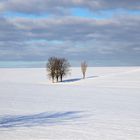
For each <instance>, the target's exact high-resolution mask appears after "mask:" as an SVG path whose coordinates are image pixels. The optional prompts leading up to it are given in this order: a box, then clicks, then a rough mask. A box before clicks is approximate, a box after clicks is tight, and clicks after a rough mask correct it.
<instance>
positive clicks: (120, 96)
mask: <svg viewBox="0 0 140 140" xmlns="http://www.w3.org/2000/svg"><path fill="white" fill-rule="evenodd" d="M80 78H81V71H80V68H72V71H71V75H69V76H68V77H67V78H66V79H65V80H64V82H63V83H58V84H52V83H51V82H50V81H48V80H47V77H46V71H45V69H39V68H36V69H32V68H27V69H23V68H17V69H2V68H1V69H0V140H140V67H95V68H88V71H87V78H86V79H85V80H81V79H80Z"/></svg>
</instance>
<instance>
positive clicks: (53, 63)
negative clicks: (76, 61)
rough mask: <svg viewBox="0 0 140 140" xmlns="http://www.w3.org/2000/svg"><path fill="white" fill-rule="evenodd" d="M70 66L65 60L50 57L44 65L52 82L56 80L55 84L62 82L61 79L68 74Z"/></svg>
mask: <svg viewBox="0 0 140 140" xmlns="http://www.w3.org/2000/svg"><path fill="white" fill-rule="evenodd" d="M69 67H70V64H69V62H68V60H67V59H65V58H57V57H50V58H49V59H48V63H47V65H46V68H47V72H48V75H49V77H50V78H51V79H52V82H54V80H55V79H56V82H58V81H59V79H60V81H61V82H62V80H63V77H64V76H66V75H67V74H68V72H69Z"/></svg>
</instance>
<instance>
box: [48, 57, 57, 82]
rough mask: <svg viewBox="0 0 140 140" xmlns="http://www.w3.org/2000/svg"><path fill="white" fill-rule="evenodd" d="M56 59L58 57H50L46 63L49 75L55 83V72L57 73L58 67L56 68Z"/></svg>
mask: <svg viewBox="0 0 140 140" xmlns="http://www.w3.org/2000/svg"><path fill="white" fill-rule="evenodd" d="M56 59H57V58H56V57H50V58H49V59H48V63H47V65H46V68H47V72H48V76H49V78H51V79H52V82H53V83H54V79H55V73H56V68H55V65H56V64H55V63H56Z"/></svg>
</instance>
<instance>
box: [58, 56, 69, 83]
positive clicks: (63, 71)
mask: <svg viewBox="0 0 140 140" xmlns="http://www.w3.org/2000/svg"><path fill="white" fill-rule="evenodd" d="M59 60H60V61H59V74H60V81H61V82H62V80H63V77H64V76H66V75H67V74H68V73H69V71H70V69H69V68H70V63H69V62H68V60H67V59H65V58H60V59H59Z"/></svg>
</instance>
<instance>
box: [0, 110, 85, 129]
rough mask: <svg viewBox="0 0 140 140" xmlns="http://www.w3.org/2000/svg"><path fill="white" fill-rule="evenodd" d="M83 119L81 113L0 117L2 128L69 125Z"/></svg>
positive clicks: (0, 126) (69, 112)
mask: <svg viewBox="0 0 140 140" xmlns="http://www.w3.org/2000/svg"><path fill="white" fill-rule="evenodd" d="M81 117H83V115H82V112H80V111H67V112H53V113H49V112H43V113H40V114H33V115H15V116H14V115H8V116H2V117H0V128H12V127H33V126H44V125H56V124H60V123H68V122H72V121H75V120H77V119H79V118H81Z"/></svg>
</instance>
